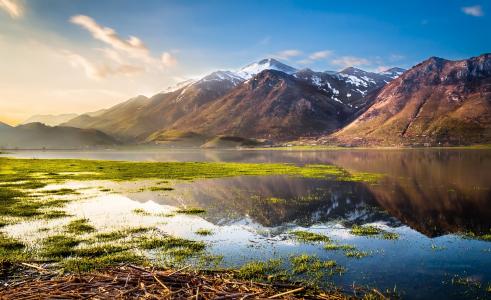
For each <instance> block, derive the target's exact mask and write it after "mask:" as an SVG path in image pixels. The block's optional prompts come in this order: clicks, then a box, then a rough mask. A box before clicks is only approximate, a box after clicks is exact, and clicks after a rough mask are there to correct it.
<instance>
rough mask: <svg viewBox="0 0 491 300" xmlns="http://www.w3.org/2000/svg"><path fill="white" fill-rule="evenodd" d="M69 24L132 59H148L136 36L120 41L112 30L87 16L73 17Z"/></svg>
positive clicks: (146, 51)
mask: <svg viewBox="0 0 491 300" xmlns="http://www.w3.org/2000/svg"><path fill="white" fill-rule="evenodd" d="M70 22H72V23H73V24H77V25H79V26H81V27H82V28H84V29H86V30H87V31H89V32H90V33H91V34H92V37H94V38H95V39H97V40H100V41H102V42H104V43H106V44H108V45H111V46H112V47H113V48H114V49H117V50H121V51H124V52H126V53H127V54H129V55H130V56H132V57H139V58H142V59H144V60H149V58H150V54H149V51H148V48H147V47H146V46H145V45H144V44H143V42H142V41H141V40H140V39H139V38H137V37H136V36H130V37H129V38H128V39H127V40H125V39H122V38H121V37H120V36H119V35H118V34H117V33H116V31H115V30H114V29H112V28H109V27H102V26H101V25H99V24H97V22H96V21H95V20H94V19H92V18H91V17H89V16H84V15H77V16H73V17H71V18H70Z"/></svg>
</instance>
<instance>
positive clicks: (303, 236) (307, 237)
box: [290, 230, 331, 243]
mask: <svg viewBox="0 0 491 300" xmlns="http://www.w3.org/2000/svg"><path fill="white" fill-rule="evenodd" d="M290 234H291V235H292V236H293V237H294V238H295V239H296V240H298V241H301V242H307V243H318V242H330V241H331V239H330V238H329V237H328V236H326V235H323V234H319V233H314V232H310V231H303V230H296V231H291V232H290Z"/></svg>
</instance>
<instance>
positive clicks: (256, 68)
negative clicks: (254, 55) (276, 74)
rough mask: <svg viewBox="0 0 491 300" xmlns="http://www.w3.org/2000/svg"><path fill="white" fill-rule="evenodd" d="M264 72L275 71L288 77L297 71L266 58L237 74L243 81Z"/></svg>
mask: <svg viewBox="0 0 491 300" xmlns="http://www.w3.org/2000/svg"><path fill="white" fill-rule="evenodd" d="M264 70H276V71H281V72H283V73H286V74H290V75H291V74H293V73H295V72H296V71H297V69H295V68H293V67H290V66H288V65H285V64H284V63H282V62H279V61H277V60H276V59H274V58H266V59H263V60H260V61H258V62H255V63H252V64H250V65H247V66H245V67H243V68H242V69H240V70H239V71H238V72H237V74H238V75H239V76H240V77H242V78H244V79H250V78H251V77H253V76H254V75H256V74H259V73H261V72H262V71H264Z"/></svg>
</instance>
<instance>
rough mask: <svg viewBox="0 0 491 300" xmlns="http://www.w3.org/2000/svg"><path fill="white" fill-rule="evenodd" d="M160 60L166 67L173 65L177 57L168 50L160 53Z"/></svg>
mask: <svg viewBox="0 0 491 300" xmlns="http://www.w3.org/2000/svg"><path fill="white" fill-rule="evenodd" d="M160 60H161V61H162V64H164V66H166V67H173V66H175V65H176V64H177V59H176V58H175V57H174V56H173V55H172V54H170V53H169V52H164V53H162V56H161V57H160Z"/></svg>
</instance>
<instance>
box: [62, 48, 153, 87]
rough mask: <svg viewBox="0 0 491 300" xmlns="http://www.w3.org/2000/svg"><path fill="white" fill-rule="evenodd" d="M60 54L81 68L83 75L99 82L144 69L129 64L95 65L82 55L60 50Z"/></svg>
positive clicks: (130, 74) (136, 72)
mask: <svg viewBox="0 0 491 300" xmlns="http://www.w3.org/2000/svg"><path fill="white" fill-rule="evenodd" d="M62 54H63V55H65V57H67V58H68V61H69V62H70V64H71V65H72V66H74V67H79V68H82V69H83V70H84V72H85V75H86V76H87V77H88V78H90V79H95V80H100V79H103V78H106V77H109V76H112V75H125V76H133V75H136V74H139V73H141V72H143V71H144V68H142V67H140V66H134V65H129V64H118V65H108V64H95V63H93V62H91V61H89V60H88V59H87V58H85V57H83V56H82V55H79V54H77V53H73V52H70V51H68V50H62Z"/></svg>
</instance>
